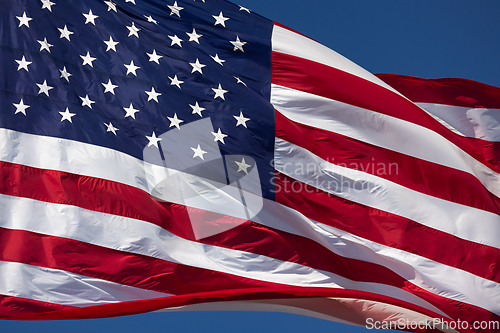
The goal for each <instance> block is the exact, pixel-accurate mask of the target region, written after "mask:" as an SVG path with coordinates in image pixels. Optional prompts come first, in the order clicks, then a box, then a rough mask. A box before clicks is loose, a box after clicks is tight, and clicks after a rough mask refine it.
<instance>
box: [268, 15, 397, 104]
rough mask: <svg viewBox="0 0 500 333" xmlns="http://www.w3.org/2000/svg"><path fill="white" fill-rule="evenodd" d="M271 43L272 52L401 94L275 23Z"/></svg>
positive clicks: (371, 75) (314, 43)
mask: <svg viewBox="0 0 500 333" xmlns="http://www.w3.org/2000/svg"><path fill="white" fill-rule="evenodd" d="M271 43H272V50H273V52H279V53H284V54H288V55H292V56H295V57H299V58H304V59H307V60H311V61H314V62H317V63H320V64H323V65H327V66H330V67H334V68H337V69H339V70H341V71H344V72H346V73H349V74H352V75H355V76H358V77H360V78H363V79H365V80H367V81H370V82H373V83H375V84H377V85H379V86H382V87H384V88H386V89H388V90H391V91H392V92H394V93H396V94H398V95H400V96H402V95H401V93H399V92H398V91H397V90H396V89H394V88H392V87H391V86H389V85H388V84H387V83H385V82H384V81H382V80H380V79H379V78H378V77H376V76H375V75H373V74H372V73H370V72H368V71H367V70H365V69H364V68H362V67H360V66H359V65H357V64H355V63H354V62H352V61H351V60H349V59H347V58H346V57H344V56H342V55H340V54H338V53H337V52H335V51H333V50H332V49H330V48H328V47H326V46H324V45H322V44H320V43H318V42H316V41H314V40H312V39H310V38H307V37H305V36H302V35H300V34H298V33H295V32H293V31H290V30H288V29H285V28H282V27H279V26H277V25H275V26H274V29H273V35H272V39H271ZM405 98H406V97H405Z"/></svg>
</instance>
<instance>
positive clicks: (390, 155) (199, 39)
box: [0, 0, 500, 332]
mask: <svg viewBox="0 0 500 333" xmlns="http://www.w3.org/2000/svg"><path fill="white" fill-rule="evenodd" d="M0 15H1V20H0V26H1V28H2V29H1V34H0V47H1V52H0V62H1V63H2V65H3V66H2V73H3V75H2V78H1V80H0V81H1V84H2V85H3V86H2V89H1V92H0V96H1V97H0V101H1V102H2V108H1V112H2V117H0V135H1V140H0V146H1V149H0V166H1V168H0V172H1V173H2V180H3V181H2V182H1V188H2V194H1V196H0V207H1V209H2V214H1V217H0V237H1V241H0V247H1V251H0V317H1V318H4V319H72V318H96V317H105V316H116V315H126V314H134V313H140V312H146V311H154V310H169V309H174V308H175V309H178V307H183V308H184V309H198V310H203V309H214V308H217V309H224V308H227V309H243V310H245V309H253V308H256V307H258V308H259V309H265V310H280V311H283V310H286V311H289V312H294V313H300V314H306V315H314V316H317V317H320V318H326V319H330V320H336V321H342V322H347V323H352V324H357V325H365V324H366V320H367V319H368V318H370V319H373V320H375V321H380V322H382V321H385V322H392V323H401V320H404V322H407V323H408V322H411V323H416V322H422V321H432V320H436V319H437V320H440V321H444V322H450V323H452V322H457V321H458V320H460V321H466V322H467V323H470V327H468V328H463V327H460V328H457V329H456V330H457V331H464V332H466V331H480V329H474V328H471V327H472V325H473V323H475V322H498V321H499V320H500V318H499V315H500V286H499V282H500V276H499V271H498V268H497V265H498V262H499V257H500V256H499V250H498V249H499V247H500V242H499V240H498V236H497V235H499V234H500V224H499V223H500V219H499V216H498V214H499V209H498V206H499V199H498V197H499V196H500V187H499V185H498V182H499V175H498V173H499V171H500V156H498V154H499V152H500V149H499V148H498V142H499V141H500V134H499V133H500V124H499V122H500V117H499V116H498V115H497V114H498V109H500V90H499V89H498V88H496V87H491V86H487V85H482V84H480V83H477V82H472V81H467V80H460V79H446V80H424V79H418V78H413V77H403V76H397V75H379V76H374V75H372V74H370V73H369V72H367V71H365V70H363V69H362V68H360V67H359V66H357V65H355V64H354V63H352V62H350V61H349V60H347V59H345V58H344V57H342V56H340V55H339V54H337V53H335V52H334V51H332V50H330V49H328V48H326V47H324V46H322V45H321V44H319V43H317V42H315V41H314V40H311V39H309V38H307V37H305V36H303V35H301V34H299V33H297V32H294V31H292V30H290V29H289V28H286V27H284V26H281V25H279V24H277V23H274V22H272V21H269V20H267V19H265V18H263V17H261V16H259V15H257V14H255V13H253V12H252V11H250V10H249V9H247V8H244V7H241V6H238V5H235V4H232V3H230V2H226V1H222V0H205V1H203V0H201V1H200V0H196V1H192V0H185V1H184V0H178V1H171V0H167V1H157V0H147V1H146V0H120V1H101V0H84V1H58V0H54V1H50V0H42V1H40V0H23V1H20V0H17V1H15V0H6V1H3V2H2V10H1V12H0ZM490 327H491V326H490ZM405 329H407V330H417V331H418V330H420V327H419V328H417V329H415V328H414V327H411V326H408V327H405ZM420 331H422V330H420ZM483 331H490V332H493V331H495V328H489V329H484V330H483Z"/></svg>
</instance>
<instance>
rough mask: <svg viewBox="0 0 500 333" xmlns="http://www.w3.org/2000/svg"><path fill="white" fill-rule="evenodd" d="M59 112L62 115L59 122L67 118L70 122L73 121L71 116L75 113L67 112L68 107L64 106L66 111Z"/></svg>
mask: <svg viewBox="0 0 500 333" xmlns="http://www.w3.org/2000/svg"><path fill="white" fill-rule="evenodd" d="M59 114H60V115H61V116H62V118H61V123H62V122H63V121H64V120H67V121H69V122H70V123H73V121H71V117H73V116H76V113H71V112H69V108H66V111H64V112H61V111H60V112H59Z"/></svg>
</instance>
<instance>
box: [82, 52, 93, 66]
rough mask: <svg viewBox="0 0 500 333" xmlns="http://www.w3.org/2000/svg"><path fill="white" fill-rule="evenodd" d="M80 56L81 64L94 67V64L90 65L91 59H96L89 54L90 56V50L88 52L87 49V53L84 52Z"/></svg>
mask: <svg viewBox="0 0 500 333" xmlns="http://www.w3.org/2000/svg"><path fill="white" fill-rule="evenodd" d="M80 58H82V59H83V64H82V66H85V65H89V66H90V67H94V66H93V65H92V61H94V60H96V58H93V57H91V56H90V52H89V51H87V54H86V55H85V56H82V55H81V56H80Z"/></svg>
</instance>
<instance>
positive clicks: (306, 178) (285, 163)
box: [274, 138, 500, 248]
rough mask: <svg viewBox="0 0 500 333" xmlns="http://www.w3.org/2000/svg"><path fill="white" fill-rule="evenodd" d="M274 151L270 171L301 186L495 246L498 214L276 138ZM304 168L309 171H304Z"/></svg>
mask: <svg viewBox="0 0 500 333" xmlns="http://www.w3.org/2000/svg"><path fill="white" fill-rule="evenodd" d="M274 151H275V155H274V158H275V161H274V165H275V169H276V170H278V171H279V172H281V173H283V174H285V175H287V176H289V177H291V178H293V179H297V180H299V181H300V182H301V183H305V184H308V185H310V186H313V187H315V188H318V189H320V190H322V191H325V192H327V193H331V194H334V195H336V196H339V197H341V198H345V199H347V200H350V201H354V202H357V203H360V204H362V205H365V206H369V207H373V208H376V209H379V210H382V211H385V212H389V213H391V214H395V215H399V216H403V217H406V218H408V219H410V220H413V221H416V222H418V223H420V224H422V225H426V226H428V227H430V228H434V229H437V230H440V231H443V232H446V233H449V234H452V235H455V236H457V237H459V238H462V239H465V240H469V241H472V242H476V243H480V244H486V245H489V246H493V247H496V248H500V240H499V238H498V235H499V234H500V216H498V215H497V214H493V213H490V212H487V211H484V210H480V209H477V208H473V207H469V206H464V205H460V204H457V203H454V202H451V201H447V200H443V199H439V198H436V197H432V196H429V195H426V194H423V193H421V192H417V191H414V190H412V189H409V188H406V187H404V186H401V185H399V184H397V183H394V182H391V181H388V180H386V179H384V178H381V177H377V176H374V175H372V174H369V173H364V172H362V171H358V170H354V169H350V168H346V167H342V166H339V165H336V164H333V163H329V162H328V161H325V160H324V159H322V158H320V157H318V156H316V155H314V154H313V153H311V152H309V151H308V150H306V149H304V148H302V147H300V146H297V145H294V144H292V143H289V142H287V141H285V140H282V139H279V138H276V140H275V150H274ZM306 166H307V167H306ZM305 169H307V170H309V171H310V172H309V173H305V172H304V170H305ZM478 221H480V222H481V226H480V227H478Z"/></svg>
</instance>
